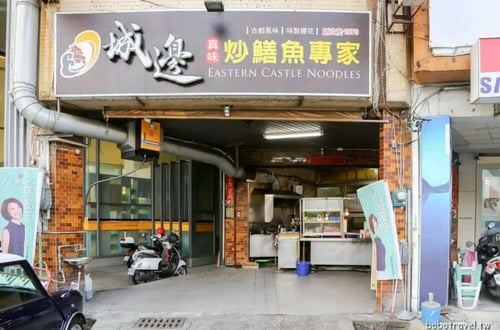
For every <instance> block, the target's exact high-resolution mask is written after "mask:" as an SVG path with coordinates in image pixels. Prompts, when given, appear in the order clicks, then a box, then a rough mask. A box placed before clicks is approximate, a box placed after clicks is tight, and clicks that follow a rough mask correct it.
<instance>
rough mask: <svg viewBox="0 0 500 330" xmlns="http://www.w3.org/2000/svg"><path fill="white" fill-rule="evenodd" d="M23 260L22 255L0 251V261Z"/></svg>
mask: <svg viewBox="0 0 500 330" xmlns="http://www.w3.org/2000/svg"><path fill="white" fill-rule="evenodd" d="M21 260H25V259H24V258H23V257H21V256H18V255H16V254H12V253H2V252H0V263H3V262H12V261H21Z"/></svg>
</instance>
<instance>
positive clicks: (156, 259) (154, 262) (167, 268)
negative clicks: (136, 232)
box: [128, 232, 187, 284]
mask: <svg viewBox="0 0 500 330" xmlns="http://www.w3.org/2000/svg"><path fill="white" fill-rule="evenodd" d="M160 241H161V243H162V245H163V251H162V253H160V254H158V253H151V251H139V252H138V253H137V256H136V259H135V260H134V262H133V263H132V265H131V266H130V268H129V269H128V275H129V277H130V278H131V280H132V282H133V283H134V284H139V283H145V282H150V281H154V280H157V279H160V278H166V277H171V276H178V275H185V274H187V264H186V262H185V261H184V260H182V257H181V254H180V252H179V250H178V248H177V246H178V244H179V235H177V234H176V233H174V232H170V233H169V234H168V235H167V236H164V237H162V238H160Z"/></svg>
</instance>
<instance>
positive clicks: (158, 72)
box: [103, 21, 203, 85]
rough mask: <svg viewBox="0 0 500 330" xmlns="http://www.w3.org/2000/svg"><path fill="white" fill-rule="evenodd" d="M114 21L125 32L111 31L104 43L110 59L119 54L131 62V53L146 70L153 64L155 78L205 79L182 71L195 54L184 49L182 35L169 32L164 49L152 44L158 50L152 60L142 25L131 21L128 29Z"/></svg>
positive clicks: (176, 81) (171, 79)
mask: <svg viewBox="0 0 500 330" xmlns="http://www.w3.org/2000/svg"><path fill="white" fill-rule="evenodd" d="M115 24H116V26H117V27H118V30H120V32H121V33H122V36H121V37H119V38H118V37H117V36H116V34H115V33H114V32H111V33H110V34H109V37H110V42H109V44H107V45H104V46H103V48H104V49H105V50H106V54H107V55H108V57H109V59H110V60H115V58H116V57H117V56H118V57H119V58H120V59H121V60H123V61H125V62H128V61H129V60H130V55H131V54H135V55H136V56H137V57H138V58H139V60H140V61H141V63H142V65H143V66H144V68H145V69H146V70H149V69H151V67H154V73H153V76H154V77H155V79H164V80H168V81H171V82H174V83H177V84H181V85H188V84H191V83H194V82H196V81H199V80H203V77H201V76H189V75H183V71H182V69H181V66H182V67H185V66H186V64H187V63H186V59H190V58H192V57H193V54H191V53H190V52H187V51H184V41H183V40H182V39H178V38H177V39H176V38H175V37H174V36H173V35H172V34H169V35H168V37H167V40H166V41H165V43H164V44H163V50H160V49H158V48H157V47H156V46H155V47H153V48H154V50H155V59H154V60H153V59H152V58H151V55H150V54H149V51H147V50H146V51H145V50H144V49H143V46H144V45H143V38H142V28H141V27H140V26H139V25H137V24H134V23H132V24H131V25H132V29H133V31H130V32H129V31H127V29H126V28H125V26H124V25H123V24H122V23H121V22H120V21H115Z"/></svg>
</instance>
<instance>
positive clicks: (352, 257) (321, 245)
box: [300, 238, 372, 266]
mask: <svg viewBox="0 0 500 330" xmlns="http://www.w3.org/2000/svg"><path fill="white" fill-rule="evenodd" d="M300 240H301V242H311V264H312V265H334V266H370V265H371V259H372V242H371V240H369V239H360V238H301V239H300Z"/></svg>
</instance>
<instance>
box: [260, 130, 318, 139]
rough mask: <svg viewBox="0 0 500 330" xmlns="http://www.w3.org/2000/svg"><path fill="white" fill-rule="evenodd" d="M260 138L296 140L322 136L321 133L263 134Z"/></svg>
mask: <svg viewBox="0 0 500 330" xmlns="http://www.w3.org/2000/svg"><path fill="white" fill-rule="evenodd" d="M262 136H263V137H264V139H266V140H278V139H297V138H306V137H317V136H323V131H302V132H282V133H264V134H263V135H262Z"/></svg>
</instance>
